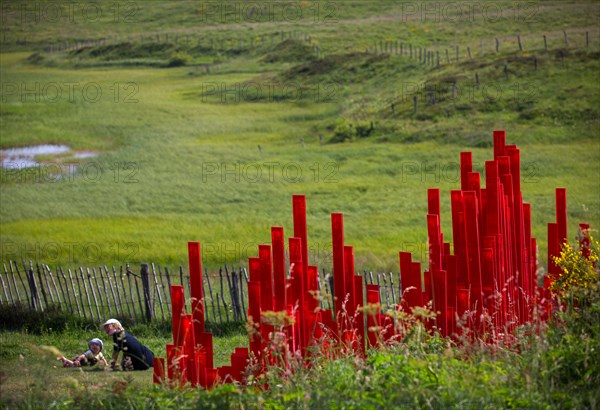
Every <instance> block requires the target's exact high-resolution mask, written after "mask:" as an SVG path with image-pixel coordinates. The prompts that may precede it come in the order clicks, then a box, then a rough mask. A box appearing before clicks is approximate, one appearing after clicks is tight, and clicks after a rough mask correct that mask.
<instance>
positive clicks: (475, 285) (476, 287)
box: [464, 191, 483, 309]
mask: <svg viewBox="0 0 600 410" xmlns="http://www.w3.org/2000/svg"><path fill="white" fill-rule="evenodd" d="M464 198H465V214H466V215H469V216H468V217H467V218H466V225H467V247H468V254H469V272H470V274H471V277H470V285H471V303H475V302H477V305H478V309H481V307H482V303H483V298H482V295H481V291H482V286H481V260H480V245H479V243H480V242H479V227H478V224H477V220H478V217H477V213H478V212H477V210H478V206H477V198H476V197H475V192H473V191H466V192H464Z"/></svg>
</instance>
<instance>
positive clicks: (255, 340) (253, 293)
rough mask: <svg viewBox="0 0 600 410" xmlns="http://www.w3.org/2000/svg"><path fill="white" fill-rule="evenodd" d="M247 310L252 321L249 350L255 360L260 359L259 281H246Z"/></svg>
mask: <svg viewBox="0 0 600 410" xmlns="http://www.w3.org/2000/svg"><path fill="white" fill-rule="evenodd" d="M248 311H249V315H248V316H249V319H251V322H250V323H252V326H253V328H252V332H251V334H250V351H251V352H252V353H253V354H254V357H255V358H256V360H258V361H259V363H260V361H261V360H262V341H261V332H260V327H261V326H260V282H254V281H250V282H248Z"/></svg>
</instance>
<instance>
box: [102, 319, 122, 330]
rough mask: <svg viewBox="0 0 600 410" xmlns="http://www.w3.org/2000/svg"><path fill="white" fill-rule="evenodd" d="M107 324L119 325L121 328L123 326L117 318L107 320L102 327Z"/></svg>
mask: <svg viewBox="0 0 600 410" xmlns="http://www.w3.org/2000/svg"><path fill="white" fill-rule="evenodd" d="M106 325H118V326H119V327H120V328H122V327H123V326H122V325H121V322H119V321H118V320H117V319H108V320H107V321H106V322H104V324H103V325H102V328H104V326H106Z"/></svg>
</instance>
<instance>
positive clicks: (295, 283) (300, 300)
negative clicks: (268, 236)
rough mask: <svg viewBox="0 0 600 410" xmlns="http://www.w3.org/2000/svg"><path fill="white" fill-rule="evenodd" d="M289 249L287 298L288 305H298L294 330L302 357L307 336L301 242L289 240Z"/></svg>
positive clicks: (293, 239) (294, 239) (295, 239)
mask: <svg viewBox="0 0 600 410" xmlns="http://www.w3.org/2000/svg"><path fill="white" fill-rule="evenodd" d="M288 242H289V249H290V273H291V278H290V281H291V286H290V288H291V290H292V293H291V294H290V295H288V296H291V298H290V297H288V303H292V304H293V305H294V306H296V304H297V305H298V310H297V313H296V319H297V320H296V323H294V327H295V328H296V335H297V336H296V337H297V339H296V340H297V346H300V347H301V352H302V354H303V355H304V353H305V350H306V347H307V335H306V329H307V327H306V322H305V320H306V315H305V311H306V301H305V300H304V296H305V293H306V291H305V288H306V284H305V283H304V275H303V271H304V268H303V267H302V240H301V239H300V238H289V239H288Z"/></svg>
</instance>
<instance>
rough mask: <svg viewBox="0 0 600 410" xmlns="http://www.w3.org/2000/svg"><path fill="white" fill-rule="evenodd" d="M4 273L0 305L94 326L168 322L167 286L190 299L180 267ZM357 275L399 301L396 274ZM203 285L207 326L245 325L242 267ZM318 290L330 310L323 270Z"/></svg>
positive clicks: (25, 266) (26, 267)
mask: <svg viewBox="0 0 600 410" xmlns="http://www.w3.org/2000/svg"><path fill="white" fill-rule="evenodd" d="M19 266H21V267H19ZM3 268H4V269H3V272H0V285H1V286H2V290H1V291H0V304H1V305H16V304H21V305H27V306H29V307H30V308H31V309H33V310H36V311H39V312H44V311H45V310H47V309H49V308H50V307H57V308H59V309H61V310H63V311H65V312H68V313H69V314H72V315H76V316H79V317H82V318H84V319H89V320H93V321H97V322H102V321H103V320H106V319H107V318H109V317H118V318H130V319H133V320H135V321H145V322H151V321H153V320H170V319H171V292H170V288H171V285H182V286H183V287H184V289H185V297H186V300H189V298H190V277H189V273H188V272H187V271H186V270H184V268H183V266H181V265H180V266H179V267H178V269H176V270H175V271H173V270H171V269H169V268H168V267H167V266H165V267H161V266H160V265H155V264H154V263H151V264H149V265H148V264H142V265H141V266H140V267H139V268H136V269H135V271H134V269H133V268H132V267H131V266H129V265H125V266H119V267H118V268H116V267H115V266H111V267H110V268H109V267H108V266H106V265H99V266H97V267H95V266H94V267H83V266H79V267H77V268H74V269H71V268H63V267H62V266H56V267H54V269H52V268H51V267H50V266H49V265H47V264H44V263H38V262H36V263H34V262H33V261H29V262H28V263H26V262H25V261H22V262H21V264H19V263H18V262H16V261H12V260H10V261H8V263H4V264H3ZM358 274H360V272H359V273H358ZM362 276H363V278H364V281H365V284H371V285H373V284H376V285H378V286H379V288H380V295H381V296H380V297H381V304H382V306H384V307H385V306H388V307H391V306H394V305H395V304H396V303H398V302H399V299H400V298H399V296H398V295H399V291H398V289H399V288H398V286H399V285H400V283H399V274H398V273H396V274H394V273H392V272H389V273H375V274H373V272H367V271H364V272H363V274H362ZM202 280H203V288H204V292H205V295H204V297H205V309H204V313H205V320H206V321H207V322H212V323H217V324H223V323H229V322H245V321H247V319H248V316H247V301H248V272H247V269H246V267H238V268H234V267H233V266H231V267H227V266H224V267H221V268H219V270H218V271H217V272H210V273H209V272H208V270H207V269H205V270H204V275H203V278H202ZM395 282H396V283H397V284H395ZM318 285H319V291H320V295H321V297H320V298H319V299H320V302H319V303H320V306H321V308H322V309H331V308H332V304H333V302H332V296H331V295H332V294H333V275H332V274H331V273H327V272H326V271H325V269H323V270H322V271H321V272H319V280H318ZM365 288H366V287H365Z"/></svg>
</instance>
